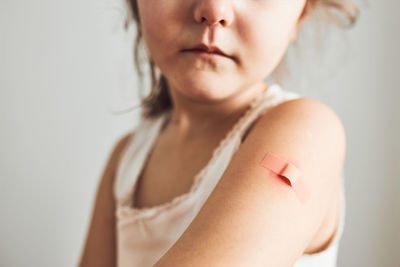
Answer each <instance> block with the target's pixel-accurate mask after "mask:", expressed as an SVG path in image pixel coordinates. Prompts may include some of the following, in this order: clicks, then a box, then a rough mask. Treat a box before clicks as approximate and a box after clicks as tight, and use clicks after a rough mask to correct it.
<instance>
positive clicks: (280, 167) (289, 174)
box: [260, 152, 309, 202]
mask: <svg viewBox="0 0 400 267" xmlns="http://www.w3.org/2000/svg"><path fill="white" fill-rule="evenodd" d="M260 165H261V166H262V167H264V168H266V169H268V170H270V171H272V172H273V173H274V174H276V175H277V176H278V177H280V178H281V179H283V180H284V181H285V182H286V184H288V185H289V186H291V187H292V189H293V191H294V192H295V193H296V195H297V197H298V198H299V199H300V200H301V201H302V202H305V201H307V199H308V197H309V191H308V188H307V186H306V184H305V181H304V179H302V178H301V171H300V169H299V168H297V167H296V166H295V165H294V164H293V163H291V162H289V161H288V160H286V159H283V158H282V157H279V156H277V155H275V154H273V153H271V152H268V153H267V154H266V155H265V156H264V158H263V159H262V161H261V163H260Z"/></svg>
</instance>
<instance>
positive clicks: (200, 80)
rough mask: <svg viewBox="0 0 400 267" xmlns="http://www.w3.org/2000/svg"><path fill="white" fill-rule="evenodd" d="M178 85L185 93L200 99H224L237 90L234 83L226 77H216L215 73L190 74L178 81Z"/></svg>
mask: <svg viewBox="0 0 400 267" xmlns="http://www.w3.org/2000/svg"><path fill="white" fill-rule="evenodd" d="M178 87H179V88H180V90H183V91H184V92H183V93H184V94H185V95H188V96H192V97H196V98H198V99H204V100H205V99H208V100H210V99H213V100H219V99H223V98H225V97H227V96H229V95H230V94H232V93H233V92H234V90H235V86H234V84H232V82H229V81H227V80H225V79H221V77H220V76H219V78H216V77H215V76H214V75H199V76H197V77H193V76H190V77H188V78H186V79H181V80H180V81H178Z"/></svg>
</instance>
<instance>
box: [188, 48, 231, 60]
mask: <svg viewBox="0 0 400 267" xmlns="http://www.w3.org/2000/svg"><path fill="white" fill-rule="evenodd" d="M185 52H190V53H193V54H195V55H196V56H199V57H202V58H208V59H210V58H212V59H216V58H229V57H227V56H224V55H221V54H217V53H209V52H206V51H201V50H186V51H185Z"/></svg>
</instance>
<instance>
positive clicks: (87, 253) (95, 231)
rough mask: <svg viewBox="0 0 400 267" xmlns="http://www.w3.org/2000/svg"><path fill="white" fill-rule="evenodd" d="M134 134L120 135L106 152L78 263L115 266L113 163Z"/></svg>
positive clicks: (115, 164) (114, 164) (80, 265)
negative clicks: (109, 151) (105, 159)
mask: <svg viewBox="0 0 400 267" xmlns="http://www.w3.org/2000/svg"><path fill="white" fill-rule="evenodd" d="M133 135H134V132H133V131H132V132H128V133H126V134H124V135H122V136H121V137H120V138H119V139H118V140H117V141H116V142H115V144H114V146H113V147H112V149H111V153H110V155H109V156H108V159H107V162H106V164H105V167H104V169H103V172H102V176H101V179H100V180H99V183H98V186H97V191H96V196H95V202H94V206H93V208H92V212H91V220H90V224H89V226H88V230H87V234H86V239H85V244H84V247H83V251H82V253H81V257H80V261H79V267H92V266H93V267H95V266H96V267H101V266H116V234H115V202H114V195H113V190H112V188H113V184H114V178H115V171H116V167H117V166H118V162H119V160H120V157H121V155H122V153H123V151H124V150H125V149H126V147H127V145H128V144H129V142H130V140H131V138H132V137H133Z"/></svg>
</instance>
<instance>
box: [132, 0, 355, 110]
mask: <svg viewBox="0 0 400 267" xmlns="http://www.w3.org/2000/svg"><path fill="white" fill-rule="evenodd" d="M125 1H126V5H127V8H128V16H127V18H126V21H125V26H124V28H125V30H126V29H127V28H128V26H129V23H130V22H131V21H134V22H135V24H136V38H135V43H134V63H135V65H136V70H137V73H138V75H139V79H140V80H141V81H142V79H143V70H142V65H141V62H140V44H141V42H142V32H141V27H140V17H139V11H138V6H137V1H136V0H125ZM317 7H318V8H323V9H324V10H326V11H327V14H328V17H327V18H326V19H327V20H329V22H330V23H333V24H336V25H338V26H339V27H342V28H350V27H352V26H353V25H354V24H355V22H356V21H357V18H358V16H359V9H358V7H357V5H356V4H355V3H354V2H353V1H352V0H307V2H306V5H305V7H304V10H303V13H302V15H301V18H303V17H306V16H308V15H309V14H310V13H311V12H312V11H313V10H315V9H316V8H317ZM147 56H148V62H147V63H148V66H149V70H150V78H151V90H150V94H149V95H148V96H147V97H145V98H143V99H141V104H140V106H143V110H142V114H141V116H142V117H145V118H151V117H157V116H158V115H160V114H162V113H164V112H165V111H167V110H170V109H171V108H172V101H171V98H170V95H169V89H168V83H167V80H166V78H165V76H164V75H162V73H160V72H157V68H156V66H155V63H154V61H153V60H152V58H151V56H150V55H147ZM278 67H279V66H278ZM141 84H142V82H141Z"/></svg>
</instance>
